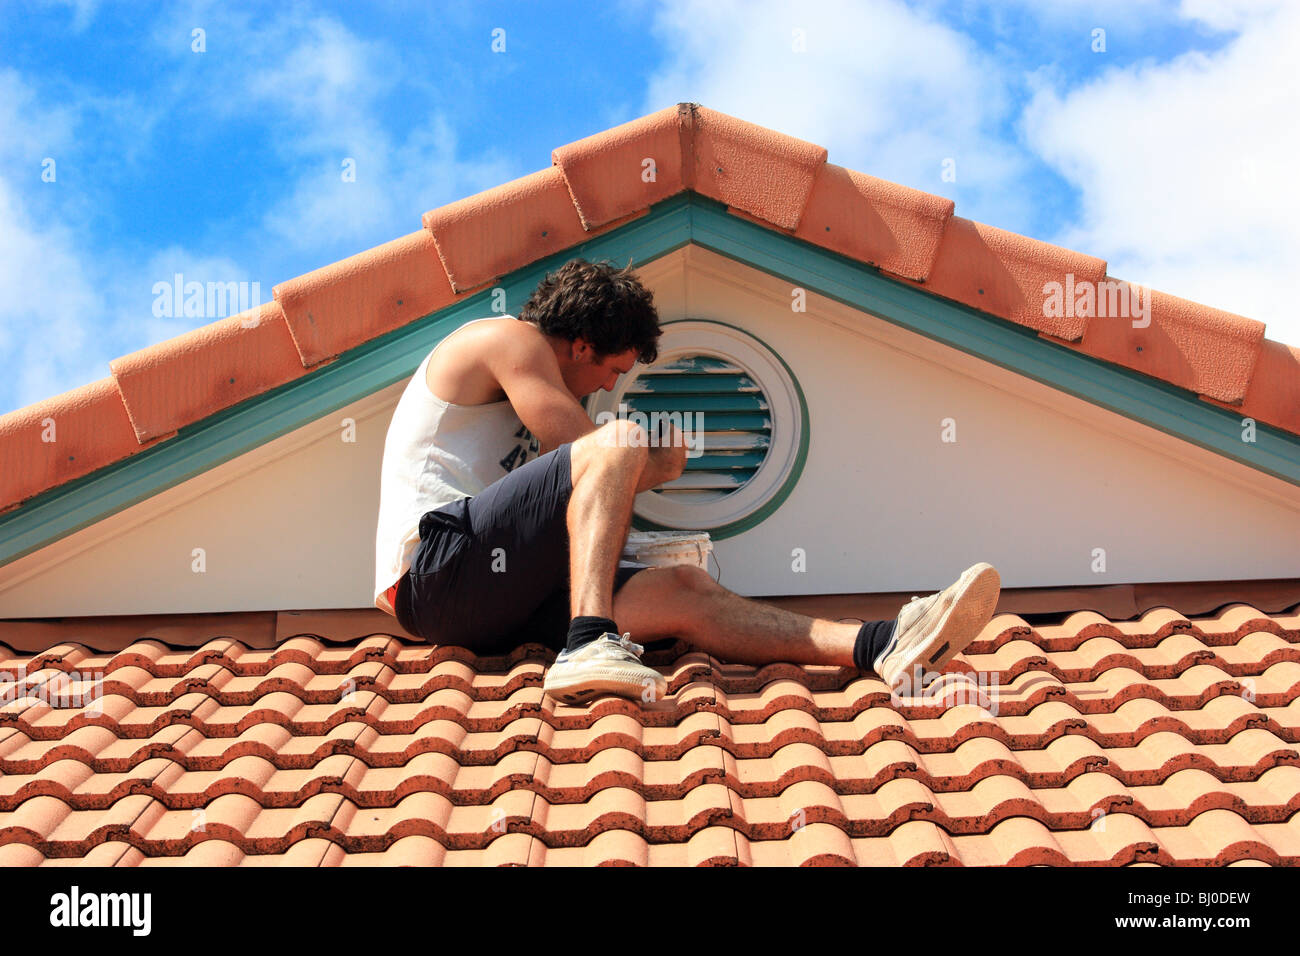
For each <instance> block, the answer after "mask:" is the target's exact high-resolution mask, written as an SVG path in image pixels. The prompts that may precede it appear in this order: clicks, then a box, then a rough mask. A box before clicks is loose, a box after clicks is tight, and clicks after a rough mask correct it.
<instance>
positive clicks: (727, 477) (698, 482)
mask: <svg viewBox="0 0 1300 956" xmlns="http://www.w3.org/2000/svg"><path fill="white" fill-rule="evenodd" d="M752 477H754V475H753V472H748V473H747V472H743V471H739V472H729V471H728V472H722V471H700V472H694V473H692V472H687V473H685V474H683V475H682V476H681V477H680V478H677V479H675V480H673V481H666V482H664V483H663V484H662V485H660V486H659V488H658V489H657V490H659V491H661V492H662V491H676V490H678V489H683V490H684V489H688V488H694V489H699V488H722V489H726V490H728V491H735V490H736V489H737V488H740V487H741V486H743V485H744V484H745V482H747V481H749V479H750V478H752Z"/></svg>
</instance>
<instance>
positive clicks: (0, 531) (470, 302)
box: [0, 193, 1300, 566]
mask: <svg viewBox="0 0 1300 956" xmlns="http://www.w3.org/2000/svg"><path fill="white" fill-rule="evenodd" d="M692 242H693V243H695V244H697V245H700V246H703V247H705V248H707V249H710V250H712V251H714V252H717V253H719V254H721V255H724V256H727V257H729V258H732V259H735V260H737V261H739V262H742V263H744V264H746V265H749V266H752V267H753V268H756V269H760V270H762V271H764V272H767V273H769V274H770V275H773V276H776V277H778V278H781V279H783V280H785V281H789V282H791V283H792V284H793V285H798V286H800V287H802V288H805V289H809V290H812V291H814V292H816V293H818V294H819V295H823V296H826V297H827V298H830V299H834V300H836V301H838V302H843V303H845V304H846V305H849V306H851V307H853V308H855V309H859V310H863V311H868V312H871V313H873V314H874V315H877V316H880V317H881V318H883V319H886V320H888V321H890V322H893V323H895V324H896V325H900V326H902V327H904V328H906V329H909V330H911V331H914V332H917V333H919V334H921V335H925V336H927V337H928V338H932V339H935V340H937V341H940V342H943V343H944V344H947V345H950V346H952V347H954V348H958V349H961V350H962V351H965V352H969V353H970V354H972V355H976V356H978V357H980V358H983V359H985V360H987V361H990V362H993V363H995V364H997V365H1001V366H1003V367H1004V368H1008V369H1010V370H1012V371H1015V372H1017V373H1019V374H1022V375H1026V376H1028V377H1030V378H1032V379H1035V380H1036V381H1039V382H1043V383H1044V384H1047V385H1050V386H1052V387H1053V388H1056V389H1058V390H1060V391H1064V392H1067V393H1068V394H1071V395H1075V396H1077V397H1079V398H1082V399H1084V400H1086V401H1089V402H1092V403H1093V404H1096V405H1100V406H1101V407H1103V408H1107V409H1110V410H1111V411H1114V412H1117V413H1119V414H1121V415H1125V416H1126V417H1128V418H1132V419H1134V420H1136V421H1139V422H1142V423H1144V424H1146V425H1149V426H1151V427H1153V428H1156V429H1159V430H1160V431H1164V432H1167V433H1169V434H1171V435H1174V436H1176V437H1178V438H1182V439H1184V440H1186V441H1189V442H1192V443H1193V444H1196V445H1199V446H1201V447H1202V448H1206V449H1208V450H1210V451H1213V452H1215V453H1216V454H1219V455H1223V456H1224V457H1227V458H1230V459H1232V460H1234V461H1239V462H1242V463H1243V464H1246V465H1248V466H1250V467H1251V468H1254V469H1256V470H1258V471H1261V472H1264V473H1265V474H1269V475H1272V476H1274V477H1277V478H1280V479H1281V480H1283V481H1286V482H1289V483H1290V484H1293V485H1297V486H1300V436H1295V435H1291V434H1289V433H1287V432H1284V431H1282V430H1280V429H1277V428H1274V427H1272V426H1269V425H1266V424H1263V423H1259V424H1258V425H1257V426H1256V437H1257V440H1256V442H1255V444H1254V445H1253V446H1252V445H1248V444H1245V443H1243V442H1242V441H1241V437H1240V435H1241V417H1240V416H1239V415H1236V414H1234V413H1232V412H1229V411H1227V410H1226V409H1221V408H1219V407H1217V406H1213V405H1209V404H1207V403H1206V402H1202V401H1200V400H1199V399H1198V398H1197V397H1196V396H1195V395H1193V394H1192V393H1190V392H1188V391H1186V390H1184V389H1180V388H1176V387H1175V386H1172V385H1169V384H1168V383H1166V382H1161V381H1159V380H1156V379H1152V378H1149V377H1147V376H1144V375H1141V374H1139V373H1137V372H1133V371H1130V370H1129V369H1125V368H1121V367H1119V366H1115V365H1111V364H1109V363H1107V362H1103V361H1101V360H1099V359H1095V358H1093V357H1091V356H1088V355H1083V354H1081V353H1078V352H1074V351H1072V350H1070V349H1067V348H1064V347H1063V346H1060V345H1056V344H1055V343H1052V342H1048V341H1047V340H1045V339H1042V338H1039V337H1038V335H1037V334H1036V333H1035V332H1034V331H1033V330H1030V329H1026V328H1024V327H1022V326H1018V325H1016V324H1015V323H1012V322H1008V321H1006V320H1004V319H999V318H997V317H995V316H990V315H986V314H984V313H981V312H978V311H977V310H975V309H971V308H968V307H966V306H963V305H960V304H957V303H954V302H949V301H947V300H944V299H940V298H938V297H937V296H934V295H931V294H930V293H928V292H924V291H921V290H918V289H914V288H912V287H910V286H907V285H904V284H903V283H900V282H896V281H894V280H891V279H888V278H886V277H884V276H882V275H881V274H880V272H879V270H878V269H875V268H874V267H872V266H867V265H864V264H862V263H860V262H855V261H854V260H852V259H849V258H847V257H845V256H841V255H839V254H838V253H834V252H830V251H828V250H825V249H822V248H820V247H818V246H815V245H812V244H810V243H807V242H804V241H802V240H798V239H795V238H793V237H791V236H789V235H785V234H782V233H777V232H773V231H772V230H770V229H766V228H764V227H762V226H759V225H756V224H755V223H752V222H749V221H748V220H745V219H742V218H741V217H739V216H734V215H731V214H729V213H728V212H727V211H726V207H725V206H724V205H722V204H721V203H718V202H716V201H714V200H712V199H708V198H707V197H703V196H699V195H697V194H694V193H679V194H678V195H676V196H673V197H671V198H669V199H666V200H664V201H663V202H661V203H658V204H656V205H655V206H654V207H653V208H652V209H651V210H650V212H649V213H647V214H646V215H644V216H642V217H640V218H638V219H634V220H632V221H630V222H628V223H627V224H625V225H623V226H621V227H620V228H618V229H617V230H614V231H613V232H609V233H605V234H603V235H600V236H597V237H595V238H593V239H591V240H590V241H588V242H584V243H581V244H579V245H577V246H573V247H571V248H568V249H565V250H563V251H562V252H559V253H556V254H554V255H552V256H549V257H548V258H546V259H543V260H539V261H538V262H535V263H532V264H531V265H529V266H527V267H525V268H523V269H520V270H518V271H516V272H514V273H512V274H510V275H509V276H505V277H503V278H502V279H501V281H500V282H498V283H497V284H496V285H495V287H494V289H501V290H504V292H505V299H504V301H503V302H502V303H501V305H502V307H503V309H504V311H505V312H507V313H515V312H517V311H518V310H519V309H520V308H522V306H523V304H524V302H525V301H527V299H528V296H529V295H530V294H531V293H532V290H533V289H534V288H535V287H536V286H537V284H538V282H540V281H541V279H542V278H543V277H544V276H545V274H546V273H547V272H549V271H552V270H554V269H555V268H558V267H559V266H560V265H562V264H563V263H565V262H567V261H568V260H569V259H571V258H574V257H582V258H586V259H591V260H599V259H606V258H607V259H610V260H612V261H614V262H616V263H620V264H621V263H626V262H627V261H629V260H631V261H632V262H633V263H636V264H645V263H646V262H648V261H650V260H653V259H657V258H659V257H661V256H663V255H666V254H667V253H669V252H672V251H673V250H675V249H678V248H680V247H681V246H684V245H686V244H687V243H692ZM494 289H487V290H484V291H483V292H480V293H478V294H477V295H474V296H472V297H471V298H469V299H466V300H464V301H462V302H458V303H456V304H455V305H454V306H450V307H448V308H446V309H444V310H442V311H440V312H438V313H435V314H432V315H429V316H425V317H423V318H421V319H418V320H416V321H414V322H412V323H410V324H408V325H406V326H404V327H403V328H401V329H398V330H396V331H394V332H391V333H389V334H387V335H385V336H383V337H381V338H379V339H375V340H373V341H371V342H367V343H365V344H364V345H361V346H358V347H357V348H355V349H352V350H351V351H349V352H347V353H345V354H344V355H341V356H338V357H337V358H336V359H335V360H334V361H333V362H330V363H328V364H327V365H324V366H323V367H321V368H318V369H316V370H314V371H312V372H310V373H308V374H307V375H305V376H303V377H302V378H299V379H297V380H295V381H293V382H289V383H287V384H285V385H282V386H280V387H279V388H276V389H273V390H272V391H270V392H266V393H264V394H262V395H258V396H255V397H253V398H250V399H248V400H247V401H245V402H242V403H240V404H239V405H236V406H234V407H232V408H228V409H225V410H223V411H221V412H218V413H216V414H214V415H211V416H209V417H208V418H206V419H204V420H203V421H201V422H196V423H194V424H192V425H188V426H186V427H185V428H182V429H181V430H180V431H179V432H178V433H177V434H176V435H175V436H174V437H173V438H171V439H169V440H167V441H165V442H162V443H161V444H159V445H157V446H154V447H152V448H149V449H148V450H146V451H142V452H140V453H139V454H136V455H132V456H131V457H130V458H127V459H124V460H123V461H120V462H115V463H114V464H112V465H108V466H106V467H104V468H101V469H100V470H98V471H96V472H94V473H93V474H90V475H86V476H83V477H81V478H79V479H76V480H74V481H71V482H68V483H66V484H64V485H61V486H60V487H58V488H55V489H52V490H50V491H48V492H45V493H43V494H40V495H37V496H36V497H34V498H32V499H30V500H29V501H27V502H25V503H23V504H22V505H21V506H20V507H18V508H16V509H14V510H13V511H10V512H9V513H7V514H5V515H2V516H0V566H3V565H4V564H8V563H9V562H11V561H14V560H15V559H17V558H20V557H22V556H23V555H25V554H29V553H31V552H32V551H35V550H38V549H39V548H41V547H44V546H45V545H48V544H49V543H51V542H53V541H56V540H58V539H60V538H63V537H66V536H67V535H69V534H72V533H73V532H75V531H78V530H80V529H82V528H85V527H88V526H90V525H92V524H94V523H95V522H97V521H101V520H103V519H104V518H106V517H108V516H109V515H112V514H115V513H116V512H118V511H121V510H123V509H126V508H129V507H131V506H132V505H134V504H137V503H138V502H141V501H144V500H146V499H148V498H150V497H152V496H154V495H156V494H158V493H159V492H161V491H164V490H166V489H167V488H170V487H172V486H174V485H177V484H180V483H181V482H184V481H187V480H189V479H190V478H193V477H195V476H196V475H199V474H202V473H203V472H205V471H208V470H210V469H211V468H214V467H216V466H217V465H220V464H222V463H223V462H226V461H229V460H230V459H232V458H236V457H238V456H239V455H242V454H246V453H247V452H249V451H251V450H253V449H255V448H257V447H259V446H260V445H263V444H265V443H266V442H268V441H271V440H273V439H275V438H278V437H279V436H281V435H284V434H286V433H288V432H290V431H293V430H294V429H296V428H300V427H302V426H303V425H306V424H308V423H310V422H312V421H314V420H316V419H318V418H321V417H323V416H325V415H328V414H330V413H332V412H334V411H336V410H337V409H339V408H343V407H345V406H347V405H349V404H351V403H352V402H355V401H357V400H359V399H361V398H363V397H365V396H366V395H369V394H371V393H373V392H375V391H378V390H380V389H384V388H387V387H388V386H390V385H392V384H393V383H394V382H397V381H400V380H402V379H406V378H409V377H410V376H411V375H412V374H413V373H414V371H415V369H416V367H417V366H418V365H419V363H420V361H422V360H423V358H424V356H425V355H426V354H428V352H429V350H431V349H432V348H433V347H434V346H435V345H436V344H437V343H438V342H439V341H441V340H442V338H443V337H444V336H446V335H447V334H448V333H449V332H450V331H452V330H453V329H456V328H459V327H460V325H462V324H463V323H464V322H467V321H469V320H470V319H474V318H481V317H485V316H488V315H492V314H494V310H493V305H494V304H495V303H494V301H493V292H494Z"/></svg>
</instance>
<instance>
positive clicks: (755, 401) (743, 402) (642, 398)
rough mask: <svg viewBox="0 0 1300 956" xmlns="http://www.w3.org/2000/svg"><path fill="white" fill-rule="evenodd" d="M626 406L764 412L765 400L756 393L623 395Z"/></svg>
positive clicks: (648, 409)
mask: <svg viewBox="0 0 1300 956" xmlns="http://www.w3.org/2000/svg"><path fill="white" fill-rule="evenodd" d="M624 401H626V402H627V407H628V408H630V409H632V410H633V411H637V412H704V414H705V415H706V416H707V415H708V414H709V413H710V412H764V411H767V400H766V399H765V398H764V397H763V395H762V393H759V394H757V395H742V394H735V395H636V396H633V395H625V396H624Z"/></svg>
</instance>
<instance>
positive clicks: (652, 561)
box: [623, 531, 713, 571]
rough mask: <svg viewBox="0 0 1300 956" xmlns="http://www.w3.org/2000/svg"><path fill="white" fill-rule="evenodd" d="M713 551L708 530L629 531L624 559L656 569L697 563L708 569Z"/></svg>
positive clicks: (699, 566) (700, 566)
mask: <svg viewBox="0 0 1300 956" xmlns="http://www.w3.org/2000/svg"><path fill="white" fill-rule="evenodd" d="M712 551H713V542H712V541H710V540H709V533H708V532H707V531H629V532H628V535H627V544H626V545H625V546H624V548H623V558H624V559H625V560H629V561H637V562H639V563H641V564H648V565H650V567H652V568H665V567H669V566H671V565H674V564H693V565H695V566H696V567H698V568H703V569H704V570H705V571H707V570H709V555H710V554H711V553H712Z"/></svg>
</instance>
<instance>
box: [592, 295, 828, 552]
mask: <svg viewBox="0 0 1300 956" xmlns="http://www.w3.org/2000/svg"><path fill="white" fill-rule="evenodd" d="M662 328H663V335H662V336H660V339H659V358H658V360H657V361H656V362H655V363H654V364H653V365H651V366H649V367H645V366H639V367H636V368H634V369H633V370H632V371H631V372H629V373H628V374H627V375H624V376H622V377H621V378H620V379H619V381H618V382H617V383H616V384H615V386H614V390H613V391H612V392H597V393H595V394H594V395H593V396H592V397H591V398H590V399H589V401H588V411H589V412H590V413H591V414H592V418H593V420H594V421H596V422H597V423H598V424H599V423H601V422H603V421H606V420H608V419H609V418H611V417H615V416H619V417H627V418H631V419H633V420H634V421H638V422H640V423H641V424H644V425H645V426H646V427H647V429H648V430H649V431H650V433H651V434H652V435H654V434H657V431H658V429H657V427H656V426H657V420H658V419H662V420H665V421H670V422H672V423H673V424H674V425H676V426H677V427H678V428H680V429H681V430H682V431H683V433H684V434H685V435H686V438H687V443H688V445H689V449H690V450H689V452H688V455H687V459H686V469H685V471H684V472H683V473H682V476H681V477H680V478H678V479H676V480H675V481H671V482H667V483H665V484H663V485H661V486H660V487H659V488H657V489H654V490H652V491H647V492H644V493H642V494H641V495H639V496H638V497H637V503H636V507H635V510H634V513H635V515H636V517H637V518H638V519H639V520H638V521H637V522H636V523H637V525H638V527H643V528H683V529H690V530H707V531H709V532H710V533H711V534H712V536H713V537H715V538H723V537H727V536H728V535H730V534H737V533H739V532H740V531H743V530H745V529H746V528H748V527H751V526H752V525H754V524H757V523H758V522H759V521H761V520H762V519H763V518H764V517H766V516H767V514H768V513H770V512H771V511H772V510H774V509H775V508H776V506H777V505H779V504H780V502H781V501H782V500H783V499H784V498H785V496H786V495H787V494H788V493H789V490H790V488H792V487H793V484H794V481H795V479H797V477H798V469H799V467H801V465H802V462H803V458H804V456H805V454H806V450H807V444H808V413H807V409H806V407H805V405H804V401H803V394H802V392H801V391H800V389H799V386H798V383H797V382H796V381H795V379H794V376H793V375H792V374H791V372H790V370H789V368H787V367H786V365H785V363H784V362H782V361H781V359H780V358H779V357H778V356H777V355H776V354H775V353H773V352H772V351H771V350H770V349H768V348H767V346H765V345H764V344H763V343H761V342H759V341H758V340H757V339H755V338H753V337H752V336H750V335H749V334H748V333H746V332H744V331H743V330H741V329H737V328H735V327H733V326H730V325H725V324H723V323H721V322H711V321H704V320H686V321H680V322H668V323H665V324H664V325H663V326H662Z"/></svg>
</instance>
